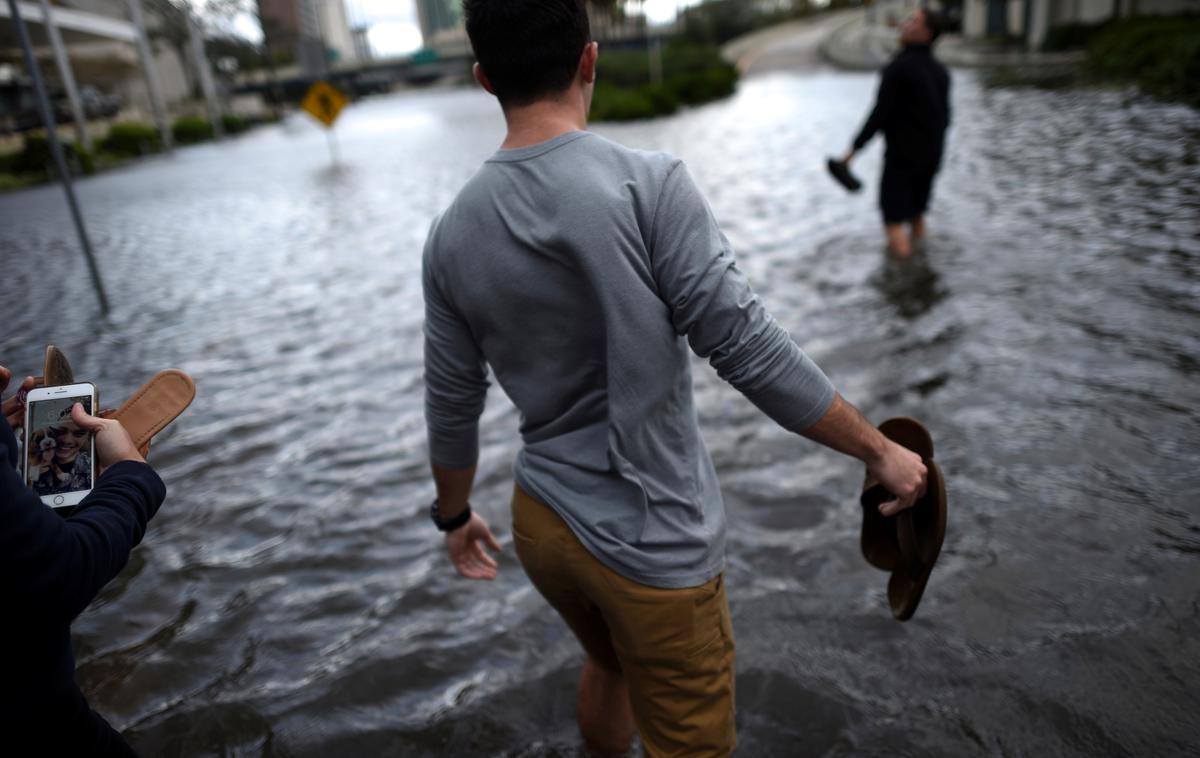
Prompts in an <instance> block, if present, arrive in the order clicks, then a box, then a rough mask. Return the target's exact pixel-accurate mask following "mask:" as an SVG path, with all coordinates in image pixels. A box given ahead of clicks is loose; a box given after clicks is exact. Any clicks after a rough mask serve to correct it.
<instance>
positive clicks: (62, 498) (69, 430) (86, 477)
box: [24, 382, 96, 508]
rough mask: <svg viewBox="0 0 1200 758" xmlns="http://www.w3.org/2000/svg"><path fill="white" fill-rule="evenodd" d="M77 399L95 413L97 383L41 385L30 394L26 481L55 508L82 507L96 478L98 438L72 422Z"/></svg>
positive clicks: (26, 431)
mask: <svg viewBox="0 0 1200 758" xmlns="http://www.w3.org/2000/svg"><path fill="white" fill-rule="evenodd" d="M75 403H81V404H82V405H83V409H84V410H85V411H87V412H88V413H92V409H93V408H95V407H96V385H94V384H91V383H87V382H84V383H80V384H63V385H60V386H58V387H38V388H36V389H32V390H30V391H29V394H28V395H26V397H25V448H24V450H25V466H24V468H25V483H26V484H28V485H29V487H30V488H31V489H33V491H34V492H36V493H37V494H38V495H39V496H41V498H42V502H43V503H45V504H46V505H49V506H51V507H52V508H63V507H66V506H70V505H78V504H79V501H80V500H83V498H84V497H85V496H86V495H87V494H88V493H89V492H91V491H92V482H94V481H95V479H96V442H95V440H93V439H92V434H91V432H88V431H85V430H84V429H81V428H80V427H79V426H78V425H77V424H76V423H75V422H74V421H72V420H71V408H72V406H74V405H75Z"/></svg>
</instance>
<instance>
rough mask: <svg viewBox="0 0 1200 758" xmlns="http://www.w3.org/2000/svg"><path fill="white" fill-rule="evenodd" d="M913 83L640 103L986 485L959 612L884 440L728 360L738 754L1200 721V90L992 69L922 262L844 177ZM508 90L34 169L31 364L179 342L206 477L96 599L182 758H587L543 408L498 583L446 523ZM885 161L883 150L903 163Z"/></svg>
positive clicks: (760, 88)
mask: <svg viewBox="0 0 1200 758" xmlns="http://www.w3.org/2000/svg"><path fill="white" fill-rule="evenodd" d="M874 87H875V83H874V78H873V77H872V76H870V75H866V74H843V73H834V72H830V71H821V70H814V71H808V72H805V73H803V74H801V75H797V74H788V73H772V74H768V75H764V76H758V77H753V78H750V79H748V80H746V81H744V82H743V84H742V86H741V88H740V91H739V92H738V94H737V95H736V96H735V97H734V98H732V99H730V100H728V101H726V102H722V103H717V104H714V105H710V106H708V107H704V108H699V109H696V110H691V111H688V112H685V113H682V114H680V115H678V116H676V117H673V118H669V119H665V120H661V121H655V122H650V123H643V124H634V125H628V126H601V127H599V128H598V129H597V131H599V132H601V133H602V134H605V135H606V136H609V137H611V138H613V139H616V140H619V141H621V142H624V143H626V144H629V145H632V146H637V147H642V148H649V149H663V150H669V151H672V152H674V153H676V154H678V155H680V156H682V157H683V158H684V159H685V160H687V161H688V163H689V165H690V167H691V170H692V171H693V173H694V174H695V176H696V177H697V179H698V181H699V182H700V184H701V185H702V186H703V188H704V189H705V191H706V192H707V194H708V197H709V198H710V200H711V202H712V205H713V207H714V209H715V211H716V213H717V215H718V217H719V218H720V219H721V221H722V222H723V224H724V228H725V230H726V231H727V233H728V235H729V237H730V239H731V240H732V242H733V244H734V245H735V246H736V248H737V250H738V251H739V256H740V260H741V263H742V266H743V267H744V269H745V270H746V271H747V272H748V274H749V276H750V278H751V280H752V281H753V282H754V283H756V285H757V287H758V289H759V291H760V293H761V294H762V296H763V297H764V299H765V300H766V302H767V303H768V305H769V307H770V308H771V310H772V311H773V312H774V314H775V315H776V316H777V317H778V319H779V320H780V321H781V322H782V323H783V324H784V325H785V326H786V327H787V328H788V329H789V330H790V331H791V332H792V334H793V336H794V337H795V339H796V340H797V341H798V342H799V343H800V344H801V345H803V346H804V347H805V349H807V350H808V351H809V352H810V354H811V355H812V356H813V357H814V358H816V359H817V360H818V361H819V362H820V363H821V364H822V365H823V366H824V367H825V369H826V370H827V372H828V373H829V374H830V376H831V377H832V378H833V380H834V381H835V382H836V384H837V385H838V386H839V388H840V389H841V391H842V392H843V394H845V395H846V396H847V397H848V398H850V399H851V400H852V401H853V402H855V403H856V404H858V405H859V406H860V407H861V408H862V409H863V411H864V412H865V413H866V414H868V416H869V417H870V418H872V419H875V420H876V421H879V420H882V419H884V418H886V417H888V416H891V415H898V414H908V415H913V416H917V417H919V418H921V419H923V420H925V421H926V422H927V423H928V425H929V426H930V428H931V429H932V430H933V432H934V436H935V439H936V442H937V444H938V453H937V457H938V459H939V460H940V461H941V463H942V466H943V467H944V469H945V471H946V474H947V476H948V485H949V491H950V499H951V511H950V520H949V534H948V537H947V543H946V547H945V550H944V552H943V555H942V559H941V561H940V563H939V564H938V569H937V571H936V572H935V574H934V578H933V580H932V582H931V585H930V587H929V590H928V591H927V593H926V595H925V599H924V601H923V603H922V605H921V608H920V610H919V611H918V614H917V617H916V618H915V619H914V620H913V621H911V622H909V623H907V624H900V623H897V622H896V621H893V620H892V619H891V617H890V615H889V613H888V610H887V605H886V598H885V596H884V588H885V583H886V576H885V575H884V574H882V573H879V572H877V571H875V570H873V569H871V568H870V567H868V566H867V564H866V563H865V562H864V561H863V559H862V558H861V556H860V555H859V553H858V548H857V531H856V529H857V524H858V511H859V506H858V505H857V503H856V494H857V492H856V490H857V487H858V485H859V483H860V477H861V475H862V469H861V466H860V465H858V464H857V463H855V462H854V461H852V460H849V459H846V458H842V457H839V456H838V455H836V454H833V453H830V452H827V451H825V450H822V449H819V448H818V447H817V446H816V445H814V444H811V443H808V442H807V441H804V440H802V439H799V438H796V437H793V436H790V435H788V434H787V433H785V432H783V431H781V430H780V429H778V428H775V427H774V426H773V425H772V424H771V423H770V422H769V421H768V420H767V419H766V418H765V417H763V416H762V415H761V414H760V413H758V412H757V411H756V410H755V409H754V408H753V406H751V405H750V404H749V403H748V402H746V401H744V400H743V399H741V398H740V396H738V395H737V394H736V393H735V392H733V391H732V390H731V389H730V388H728V387H727V386H725V385H723V384H722V383H721V382H720V381H719V380H718V379H717V378H716V376H715V374H714V373H713V372H712V370H711V369H710V368H708V367H707V366H705V365H703V364H702V363H700V362H697V365H696V372H695V373H696V394H697V400H698V406H699V408H700V414H701V424H702V426H703V429H704V434H705V438H706V440H707V441H708V443H709V445H710V448H711V450H712V454H713V457H714V459H715V460H716V464H717V469H718V471H719V473H720V476H721V480H722V483H723V486H724V491H725V496H726V500H727V504H728V510H729V522H730V539H729V552H728V587H729V591H730V600H731V605H732V609H733V615H734V622H733V623H734V630H735V634H736V636H737V642H738V725H739V733H740V740H741V749H740V751H739V754H741V755H746V756H755V757H757V756H808V755H912V756H964V755H1007V756H1016V755H1054V756H1070V755H1080V756H1084V755H1087V756H1095V755H1105V756H1110V755H1112V756H1115V755H1155V756H1170V755H1181V754H1189V753H1190V754H1194V752H1193V751H1196V750H1197V749H1200V745H1198V744H1197V739H1198V738H1197V735H1198V734H1200V623H1198V614H1200V504H1198V502H1200V473H1198V472H1200V444H1198V443H1200V382H1198V379H1200V118H1198V116H1197V113H1196V111H1193V110H1189V109H1187V108H1183V107H1178V106H1170V105H1163V104H1157V103H1154V102H1150V101H1147V100H1143V99H1139V98H1131V97H1130V96H1129V95H1128V94H1127V93H1119V92H1104V91H1081V92H1066V93H1064V92H1057V93H1051V92H1039V91H1032V90H986V89H983V88H982V87H981V86H980V85H979V84H978V83H977V81H976V79H975V78H974V77H973V75H972V74H970V73H964V72H958V73H956V75H955V89H954V105H955V109H954V110H955V124H954V126H953V127H952V129H953V131H952V135H951V143H950V144H951V147H950V153H949V157H948V160H947V165H946V167H945V170H944V172H943V174H942V176H941V178H940V180H939V183H938V185H937V188H936V197H935V200H934V204H933V208H932V213H931V216H930V224H931V228H932V230H933V237H932V240H931V242H930V244H929V247H928V250H927V252H926V253H925V254H924V255H923V256H922V257H920V258H918V259H916V260H914V261H912V262H910V263H906V264H904V265H893V264H889V263H887V262H886V261H885V258H884V256H883V254H882V248H881V236H882V235H881V230H880V229H879V228H878V220H877V215H876V211H875V206H874V197H873V190H872V191H871V192H864V193H863V194H862V195H859V196H853V197H852V196H848V195H846V194H845V193H843V192H842V191H841V190H840V189H839V188H837V187H836V186H835V185H834V184H833V183H832V182H831V181H830V180H829V179H828V177H826V176H825V175H824V167H823V158H824V156H825V155H826V154H833V153H836V152H840V151H841V150H842V149H844V147H845V146H846V144H847V143H848V142H849V139H850V136H851V134H852V132H853V130H854V129H855V128H856V127H857V126H858V124H859V123H860V121H861V119H862V118H863V117H864V115H865V112H866V109H867V108H868V105H869V101H870V99H871V97H872V95H873V92H874ZM501 136H502V124H501V120H500V117H499V113H498V111H497V109H496V108H495V106H494V103H493V101H491V100H490V99H489V98H487V97H486V96H485V95H482V94H479V93H477V92H474V91H469V90H443V91H427V92H418V93H410V94H405V95H399V96H393V97H387V98H381V99H376V100H370V101H366V102H362V103H360V104H357V105H355V106H353V107H351V108H350V109H349V110H348V111H347V112H346V113H345V115H344V116H343V120H342V121H341V122H340V124H339V128H338V137H337V140H338V150H339V152H340V155H341V165H340V167H338V168H332V167H331V165H330V159H329V153H328V150H327V146H326V144H325V138H324V136H322V134H320V133H319V132H318V131H317V130H316V129H315V128H313V127H311V126H310V125H309V124H308V123H307V122H306V121H304V120H303V119H296V120H292V121H288V122H287V123H285V124H283V125H281V126H277V127H271V128H265V129H262V130H259V131H257V132H254V133H252V134H249V135H246V136H243V137H241V138H238V139H235V140H231V141H229V142H227V143H224V144H218V145H207V146H200V147H195V148H189V149H185V150H180V151H178V152H177V153H176V154H175V155H173V156H170V157H162V158H155V159H152V160H148V161H145V162H143V163H140V164H138V165H136V166H130V167H128V168H125V169H122V170H119V171H115V172H112V173H109V174H106V175H103V176H97V177H94V178H90V179H87V180H84V181H81V182H80V183H79V185H78V190H79V195H80V199H81V201H82V203H83V206H84V208H85V210H86V214H87V218H88V220H89V223H90V227H91V232H92V236H93V239H94V241H95V243H96V248H97V251H98V255H99V257H100V259H101V262H102V268H103V270H104V275H105V277H106V279H107V281H108V286H109V288H110V293H111V297H112V299H113V301H114V303H115V308H114V312H113V314H112V316H111V317H110V318H108V319H100V318H98V317H97V316H96V306H95V302H94V299H93V297H92V295H91V292H90V289H89V286H90V285H89V280H88V276H87V272H86V269H85V268H84V267H83V265H82V264H81V259H80V257H79V254H78V250H77V247H76V243H75V240H74V237H73V233H72V231H71V227H70V223H69V219H68V217H67V215H66V211H65V208H64V204H63V201H62V197H61V194H60V192H59V190H58V189H56V188H54V187H46V188H39V189H34V190H29V191H24V192H20V193H16V194H9V195H5V196H2V197H0V219H2V220H3V224H2V226H0V249H3V250H4V276H3V278H2V280H0V308H2V313H0V322H2V323H3V325H4V328H3V331H2V332H0V356H2V358H0V360H2V361H3V362H4V363H6V364H7V365H9V366H10V367H12V368H13V369H14V371H15V372H18V376H20V375H24V374H25V373H31V372H34V371H35V370H36V368H37V363H38V360H39V357H40V351H41V347H42V345H43V344H45V343H47V342H54V343H57V344H59V345H61V346H63V347H64V348H65V349H66V350H67V351H68V354H69V355H70V357H71V358H72V360H73V362H74V363H75V366H76V370H77V375H78V376H79V377H81V378H86V379H90V380H93V381H95V382H97V383H98V385H99V386H100V389H101V395H102V399H104V398H107V400H108V404H115V403H116V402H117V401H119V400H120V399H121V398H123V397H124V396H125V395H126V394H127V393H129V392H131V391H132V390H133V389H134V388H135V387H136V386H137V385H139V384H140V383H141V382H142V381H143V380H144V379H146V378H148V377H149V376H150V375H151V374H153V373H154V372H155V371H156V370H158V369H160V368H165V367H168V366H177V367H180V368H182V369H184V370H186V371H188V372H189V373H191V374H192V376H193V377H195V380H196V383H197V385H198V387H199V396H198V397H197V400H196V402H195V404H194V405H193V407H192V408H191V410H190V411H188V413H187V415H186V416H185V417H183V419H182V420H181V421H180V422H179V423H178V424H177V425H176V426H175V427H174V428H173V429H172V430H171V431H170V433H169V434H167V435H166V436H165V437H164V438H163V439H161V441H160V442H159V443H158V444H157V445H156V446H155V450H154V451H153V455H152V460H153V462H154V464H155V465H156V466H157V467H158V469H159V470H160V471H161V472H162V474H163V476H164V478H165V479H166V481H167V482H168V485H169V488H170V496H169V499H168V501H167V503H166V504H165V505H164V506H163V508H162V510H161V512H160V513H159V515H158V516H157V518H156V519H155V520H154V522H153V523H152V525H151V528H150V530H149V533H148V534H147V537H146V540H145V541H144V543H143V544H142V546H141V547H140V548H139V549H138V550H137V551H136V553H135V555H134V556H133V558H132V560H131V561H130V564H129V566H128V568H127V569H126V571H125V572H124V573H123V574H122V575H121V577H120V578H119V579H117V580H116V581H114V582H113V583H112V584H111V585H110V586H109V587H108V588H107V589H106V590H105V591H104V592H103V594H102V595H101V597H100V598H99V599H98V600H97V602H96V603H95V604H94V605H93V606H92V607H91V608H90V609H89V610H88V611H87V612H86V613H84V614H83V616H81V617H80V618H79V620H78V621H77V623H76V624H75V638H76V644H77V649H78V653H79V680H80V682H81V683H82V686H83V688H84V690H85V691H86V693H87V694H88V696H89V698H90V699H91V702H92V704H93V705H94V706H95V707H96V708H97V709H98V710H99V711H101V712H102V713H103V714H105V716H106V717H108V718H109V719H110V720H111V722H112V723H113V724H114V725H115V726H117V727H118V728H120V729H122V730H123V731H125V733H126V735H127V736H128V737H129V739H130V740H131V741H132V743H133V744H134V745H135V746H136V747H137V748H138V749H139V750H140V751H142V752H144V753H145V754H146V755H163V756H202V755H276V756H341V755H355V756H358V755H362V756H434V755H437V756H447V755H448V756H476V755H479V756H494V755H506V756H565V755H573V754H574V752H575V750H576V744H577V743H576V738H575V727H574V722H573V711H574V703H573V695H574V684H575V680H576V677H577V675H578V672H579V667H580V664H581V660H580V653H579V651H578V649H577V646H576V644H575V642H574V641H573V639H572V638H571V637H570V635H569V633H568V631H567V629H566V627H565V626H564V625H563V624H562V623H561V622H560V621H559V620H558V618H557V617H556V616H555V615H554V614H553V613H552V612H551V611H550V610H549V609H548V607H547V606H546V605H545V604H544V603H543V601H542V600H541V599H540V597H539V596H538V595H537V594H536V593H535V592H534V591H533V590H532V589H531V587H530V585H529V583H528V581H527V580H526V579H525V577H524V575H523V573H522V571H521V568H520V566H519V565H518V563H517V562H516V560H515V556H514V552H513V548H512V544H511V536H510V532H509V518H510V517H509V504H508V495H509V493H510V487H511V469H510V467H511V462H512V459H513V456H514V454H515V452H516V450H517V445H518V442H517V439H516V437H515V430H516V427H517V418H516V414H515V411H514V410H513V408H512V407H511V406H510V405H509V404H508V403H507V401H506V400H505V399H504V398H503V396H502V395H501V394H499V393H498V392H497V394H495V395H494V396H492V397H491V398H490V400H489V403H488V408H487V411H486V413H485V417H484V421H483V431H482V435H483V445H482V455H481V461H480V476H479V483H478V489H477V492H476V494H475V496H474V498H473V502H474V504H475V507H476V508H477V509H478V510H479V511H480V512H481V513H483V514H484V516H485V517H486V518H487V519H488V520H489V521H490V522H491V523H492V524H493V525H494V526H495V527H496V528H497V530H498V531H499V532H501V533H502V534H503V542H504V550H503V555H502V556H501V558H500V565H501V570H500V576H499V578H498V579H497V580H496V581H495V582H493V583H471V582H468V581H466V580H463V579H460V578H457V577H456V576H455V575H454V574H453V572H452V570H451V568H450V565H449V563H448V561H447V559H446V558H445V556H444V551H443V549H442V547H441V541H440V540H439V539H438V536H437V534H436V533H435V532H434V530H433V528H432V526H431V525H430V524H429V522H428V520H427V517H426V505H427V503H428V502H429V501H430V500H431V498H432V496H433V487H432V484H431V482H430V480H429V477H428V475H427V473H426V458H425V441H424V428H423V422H422V415H421V410H422V379H421V321H422V306H421V296H420V280H419V275H418V272H419V264H420V254H421V245H422V241H423V238H424V234H425V231H426V229H427V227H428V225H429V222H430V220H431V219H432V217H433V216H434V214H435V213H436V212H438V211H439V210H440V209H441V208H442V207H444V206H445V205H446V204H447V203H448V202H449V200H450V199H451V198H452V197H453V195H454V194H455V192H456V191H457V189H458V188H459V187H460V186H461V185H462V184H463V182H464V181H465V180H466V179H467V178H468V177H469V176H470V175H471V173H472V172H473V171H474V169H475V168H476V167H477V165H478V164H479V163H480V162H481V161H482V160H483V159H484V158H486V157H487V156H488V155H489V154H490V153H491V151H492V150H493V149H494V148H495V147H496V146H497V145H498V144H499V142H500V139H501ZM880 154H881V148H880V146H879V145H878V144H877V145H875V146H873V147H872V149H871V150H870V151H869V152H868V153H867V154H866V155H864V156H863V158H862V159H861V161H860V162H859V163H858V164H857V169H858V170H859V171H861V173H862V174H863V175H864V178H869V179H870V185H869V186H871V187H872V188H873V187H874V186H875V178H876V177H877V173H878V169H879V162H880Z"/></svg>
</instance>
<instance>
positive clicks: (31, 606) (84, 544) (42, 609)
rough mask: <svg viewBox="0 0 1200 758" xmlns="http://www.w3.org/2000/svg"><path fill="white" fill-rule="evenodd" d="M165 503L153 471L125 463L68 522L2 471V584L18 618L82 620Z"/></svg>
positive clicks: (0, 440) (3, 441)
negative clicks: (79, 617)
mask: <svg viewBox="0 0 1200 758" xmlns="http://www.w3.org/2000/svg"><path fill="white" fill-rule="evenodd" d="M13 442H14V441H13V439H12V435H11V434H9V435H6V436H5V437H0V447H5V446H7V445H8V444H12V443H13ZM0 452H3V453H5V454H7V452H8V451H7V450H5V451H0ZM5 457H6V456H5V455H0V461H3V460H4V459H5ZM164 497H166V487H165V486H164V485H163V482H162V480H161V479H160V478H159V477H158V474H156V473H154V469H152V468H150V466H148V465H146V464H145V463H136V462H133V461H124V462H122V463H118V464H116V465H115V466H112V467H111V468H109V469H108V470H107V471H105V472H104V474H103V475H102V476H100V478H99V479H98V480H97V481H96V487H95V488H94V489H93V490H92V492H91V493H90V494H89V495H88V496H87V497H86V498H84V499H83V502H81V503H80V504H79V506H78V507H77V508H76V509H75V512H74V513H72V514H71V516H70V517H68V518H66V519H64V518H62V517H61V516H59V515H58V514H57V513H55V512H54V511H53V510H52V509H50V508H49V507H47V506H46V505H45V504H44V503H42V501H41V499H40V498H39V497H38V496H37V495H36V494H34V492H33V491H32V490H30V489H29V488H27V487H26V486H25V485H24V483H23V482H22V481H21V477H20V476H19V475H18V474H17V472H16V471H14V470H13V469H12V467H10V466H7V465H0V586H3V587H5V588H6V592H5V593H4V596H5V597H6V598H9V599H11V600H12V601H14V602H15V605H16V607H15V608H14V607H12V606H11V605H10V606H9V610H10V611H11V612H12V613H13V614H14V617H15V618H20V617H21V615H22V614H23V613H29V614H34V615H37V616H40V617H41V618H43V619H46V620H55V621H68V622H69V621H70V620H72V619H74V618H75V617H76V616H78V615H79V614H80V613H81V612H82V611H83V609H84V608H86V607H87V606H88V604H89V603H91V602H92V599H93V598H95V597H96V594H97V593H98V592H99V591H100V589H101V588H102V587H103V586H104V585H105V584H107V583H108V582H109V581H110V580H111V579H112V578H113V577H115V576H116V575H117V574H118V573H119V572H120V571H121V569H122V568H124V566H125V562H126V561H127V560H129V553H130V551H132V550H133V548H134V546H136V545H137V544H138V543H139V542H140V541H141V539H142V535H143V534H144V533H145V531H146V523H147V522H148V521H149V520H150V518H151V517H152V516H153V515H154V514H155V512H156V511H157V510H158V507H159V505H161V504H162V501H163V498H164Z"/></svg>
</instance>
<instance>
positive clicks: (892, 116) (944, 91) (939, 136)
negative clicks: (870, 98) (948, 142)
mask: <svg viewBox="0 0 1200 758" xmlns="http://www.w3.org/2000/svg"><path fill="white" fill-rule="evenodd" d="M949 125H950V74H949V72H948V71H946V67H945V66H943V65H942V64H941V63H939V62H938V61H937V59H936V58H934V57H933V54H932V53H931V52H930V50H929V46H928V45H908V46H907V47H905V48H904V49H903V50H902V51H900V53H899V54H898V55H897V56H896V57H895V58H893V59H892V62H891V63H889V64H888V65H887V68H885V69H884V70H883V78H882V79H881V80H880V82H879V95H878V97H877V98H876V99H875V109H874V110H872V111H871V115H870V116H869V117H868V118H867V123H866V124H864V125H863V128H862V131H861V132H859V133H858V137H856V138H855V140H854V149H855V150H856V151H857V150H862V148H863V146H864V145H866V144H867V142H869V141H870V139H871V138H872V137H874V136H875V132H877V131H879V130H880V129H882V130H883V134H884V136H885V137H886V138H887V153H886V155H885V157H884V159H885V160H886V161H887V162H889V163H893V162H896V163H904V164H907V165H909V166H913V167H916V168H927V169H936V168H937V167H938V165H939V164H940V163H941V161H942V146H943V144H944V141H945V135H946V127H947V126H949Z"/></svg>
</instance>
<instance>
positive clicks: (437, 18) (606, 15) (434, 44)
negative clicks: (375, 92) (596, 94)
mask: <svg viewBox="0 0 1200 758" xmlns="http://www.w3.org/2000/svg"><path fill="white" fill-rule="evenodd" d="M416 5H417V21H418V23H419V24H420V26H421V38H422V40H424V46H425V48H427V49H433V50H436V51H437V52H438V54H440V55H470V52H471V42H470V40H469V39H468V38H467V30H466V27H464V26H463V15H462V0H416ZM588 15H589V17H590V21H591V27H592V37H593V38H595V39H598V40H603V41H613V40H625V39H641V38H642V37H643V36H644V35H645V19H644V17H643V16H641V15H633V14H630V15H623V14H620V13H612V12H610V11H609V10H603V9H601V8H599V7H597V5H596V4H595V3H592V2H588Z"/></svg>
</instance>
